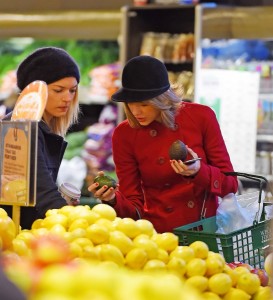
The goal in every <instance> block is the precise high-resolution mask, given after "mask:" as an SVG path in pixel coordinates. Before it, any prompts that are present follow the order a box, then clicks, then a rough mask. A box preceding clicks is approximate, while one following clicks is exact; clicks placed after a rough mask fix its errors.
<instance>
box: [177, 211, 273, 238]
mask: <svg viewBox="0 0 273 300" xmlns="http://www.w3.org/2000/svg"><path fill="white" fill-rule="evenodd" d="M212 219H215V220H216V216H213V217H209V218H205V219H201V220H199V221H196V222H193V223H190V224H186V225H182V226H180V227H176V228H174V230H173V232H174V233H177V234H179V233H180V234H191V233H192V234H197V235H198V234H202V235H207V236H216V237H219V238H221V237H222V238H224V237H233V236H234V235H237V234H240V233H243V232H246V231H249V230H252V229H254V228H256V227H259V226H262V225H266V224H267V223H270V220H263V221H260V222H258V223H257V224H253V225H251V226H248V227H245V228H242V229H238V230H234V231H231V232H229V233H216V232H214V233H212V232H207V231H201V230H200V231H198V230H196V231H194V230H190V229H191V228H194V227H196V226H200V225H202V221H206V220H212ZM185 227H187V229H186V228H185Z"/></svg>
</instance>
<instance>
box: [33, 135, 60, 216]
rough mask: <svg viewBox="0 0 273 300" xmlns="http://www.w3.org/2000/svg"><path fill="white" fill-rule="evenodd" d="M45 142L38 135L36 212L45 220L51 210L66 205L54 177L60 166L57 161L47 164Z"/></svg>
mask: <svg viewBox="0 0 273 300" xmlns="http://www.w3.org/2000/svg"><path fill="white" fill-rule="evenodd" d="M44 149H45V140H44V137H43V135H42V134H41V133H40V132H39V134H38V155H37V195H36V210H37V212H38V214H39V217H41V218H44V216H45V213H46V211H47V210H49V209H53V208H61V207H63V206H64V205H66V201H65V200H64V199H63V198H62V196H61V194H60V193H59V191H58V186H57V184H56V182H55V181H54V179H55V178H54V177H55V176H54V175H53V173H54V172H55V173H56V174H57V173H58V170H59V166H60V164H59V163H58V162H57V161H56V162H55V163H52V166H50V165H48V163H46V155H47V154H46V153H45V151H44Z"/></svg>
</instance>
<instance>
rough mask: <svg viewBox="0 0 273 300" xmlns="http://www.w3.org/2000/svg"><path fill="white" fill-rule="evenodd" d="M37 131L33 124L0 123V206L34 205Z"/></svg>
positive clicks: (30, 122) (23, 122)
mask: <svg viewBox="0 0 273 300" xmlns="http://www.w3.org/2000/svg"><path fill="white" fill-rule="evenodd" d="M37 132H38V123H37V122H36V121H20V122H19V121H16V122H13V121H5V122H3V123H2V124H1V147H0V149H1V165H0V167H1V188H0V191H1V198H0V204H7V205H19V206H33V205H35V202H36V201H35V199H36V169H37V159H36V156H37V142H36V141H37Z"/></svg>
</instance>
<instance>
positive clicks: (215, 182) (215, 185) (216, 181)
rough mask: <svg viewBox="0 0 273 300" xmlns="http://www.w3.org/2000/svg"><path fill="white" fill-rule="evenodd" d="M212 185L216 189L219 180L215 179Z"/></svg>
mask: <svg viewBox="0 0 273 300" xmlns="http://www.w3.org/2000/svg"><path fill="white" fill-rule="evenodd" d="M213 186H214V187H215V188H216V189H218V188H219V181H218V180H215V181H214V183H213Z"/></svg>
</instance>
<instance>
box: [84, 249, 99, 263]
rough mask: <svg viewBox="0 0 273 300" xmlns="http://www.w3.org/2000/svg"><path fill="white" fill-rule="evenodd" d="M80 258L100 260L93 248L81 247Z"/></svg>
mask: <svg viewBox="0 0 273 300" xmlns="http://www.w3.org/2000/svg"><path fill="white" fill-rule="evenodd" d="M82 257H83V258H85V259H90V260H100V255H99V251H98V249H97V248H96V247H94V246H88V245H86V246H84V247H82Z"/></svg>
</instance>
